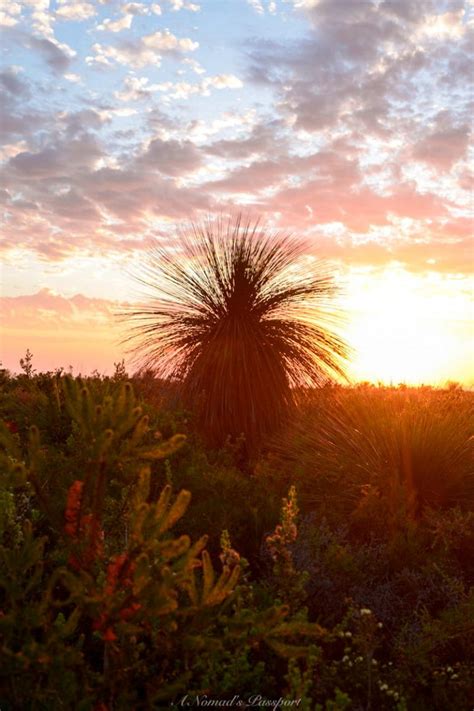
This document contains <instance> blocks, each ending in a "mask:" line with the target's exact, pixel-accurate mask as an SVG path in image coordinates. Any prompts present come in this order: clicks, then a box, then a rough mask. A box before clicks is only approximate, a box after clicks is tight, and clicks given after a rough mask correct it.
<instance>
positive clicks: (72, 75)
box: [64, 72, 82, 84]
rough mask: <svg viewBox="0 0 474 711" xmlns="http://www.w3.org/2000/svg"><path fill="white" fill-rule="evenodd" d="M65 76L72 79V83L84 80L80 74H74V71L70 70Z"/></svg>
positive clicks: (69, 79)
mask: <svg viewBox="0 0 474 711" xmlns="http://www.w3.org/2000/svg"><path fill="white" fill-rule="evenodd" d="M64 78H65V79H67V80H68V81H70V82H71V83H72V84H80V83H81V82H82V79H81V77H80V76H79V74H73V73H72V72H70V73H69V74H65V75H64Z"/></svg>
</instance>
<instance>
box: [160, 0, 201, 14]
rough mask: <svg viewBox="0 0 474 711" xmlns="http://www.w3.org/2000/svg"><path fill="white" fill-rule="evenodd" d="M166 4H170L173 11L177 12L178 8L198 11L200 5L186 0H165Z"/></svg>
mask: <svg viewBox="0 0 474 711" xmlns="http://www.w3.org/2000/svg"><path fill="white" fill-rule="evenodd" d="M167 2H168V4H169V5H171V9H172V10H173V12H179V11H180V10H190V11H191V12H199V11H200V9H201V6H200V5H198V4H197V3H194V2H188V0H167Z"/></svg>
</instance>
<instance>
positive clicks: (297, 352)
mask: <svg viewBox="0 0 474 711" xmlns="http://www.w3.org/2000/svg"><path fill="white" fill-rule="evenodd" d="M175 247H177V249H174V250H173V251H171V250H170V249H166V248H161V247H158V246H157V247H155V248H154V249H153V250H152V251H151V252H150V254H149V255H148V257H147V261H146V263H145V264H144V265H143V268H142V272H141V274H140V281H141V282H142V284H143V285H145V287H146V288H147V291H148V294H149V301H148V302H147V303H146V305H145V306H143V308H140V309H137V310H135V311H134V312H133V313H132V319H133V321H134V324H133V326H132V329H133V330H132V334H131V338H132V340H134V341H135V346H136V354H137V355H138V358H139V362H140V363H141V365H142V366H143V367H148V368H149V367H152V368H154V369H155V370H156V372H157V374H159V375H160V376H161V377H171V378H173V379H176V380H177V381H179V383H180V384H181V386H182V392H183V394H184V396H185V398H186V400H187V402H188V403H190V404H191V405H192V407H193V408H194V411H195V412H197V416H198V422H199V425H200V427H201V429H202V431H203V433H204V434H205V435H206V437H207V438H208V440H209V441H210V442H211V443H214V444H220V443H222V442H223V441H224V440H225V439H226V437H227V436H229V435H230V436H232V437H238V436H240V435H241V434H243V435H244V436H245V440H246V443H247V446H248V447H249V448H250V449H253V448H255V447H256V446H258V444H259V443H260V442H261V441H262V438H263V437H264V436H265V435H267V434H269V433H271V432H273V431H275V429H276V428H278V426H279V425H280V424H281V423H282V421H283V419H284V418H285V416H286V415H287V414H288V412H289V409H290V408H291V407H292V405H293V404H294V403H295V397H296V394H297V390H298V389H299V388H302V387H311V386H316V385H319V384H320V383H322V382H325V381H327V379H329V378H332V377H334V376H336V375H341V374H343V360H344V357H345V355H346V347H345V345H344V343H343V341H342V340H341V338H340V337H339V336H338V335H337V334H336V333H335V331H334V330H333V326H334V319H335V317H336V315H337V314H336V309H335V308H334V300H333V297H334V294H335V285H334V281H333V278H332V277H331V275H330V274H329V273H328V272H327V270H325V269H324V268H322V267H318V268H317V269H316V271H315V272H314V273H311V274H308V273H306V274H302V273H301V269H297V268H296V266H295V262H296V260H297V258H298V257H299V256H300V254H301V249H302V247H301V244H300V243H298V242H296V241H294V240H293V239H291V238H289V237H287V236H280V235H274V234H270V232H269V231H267V230H265V229H261V228H260V227H259V225H258V223H251V222H248V221H247V222H244V221H243V220H242V219H241V218H240V217H239V218H237V219H236V220H234V221H229V222H224V221H223V220H218V221H215V222H211V221H207V222H206V223H204V224H201V225H193V226H192V227H191V228H190V230H189V232H188V233H187V234H185V235H184V234H183V235H181V236H180V239H179V240H178V241H177V243H176V245H175Z"/></svg>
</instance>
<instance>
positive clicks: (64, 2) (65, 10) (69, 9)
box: [56, 0, 96, 22]
mask: <svg viewBox="0 0 474 711" xmlns="http://www.w3.org/2000/svg"><path fill="white" fill-rule="evenodd" d="M95 14H96V9H95V7H94V5H92V4H91V3H90V2H77V0H58V9H57V10H56V16H57V17H59V18H61V19H63V20H76V21H79V22H80V21H82V20H88V19H90V18H91V17H94V16H95Z"/></svg>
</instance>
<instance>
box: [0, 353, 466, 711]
mask: <svg viewBox="0 0 474 711" xmlns="http://www.w3.org/2000/svg"><path fill="white" fill-rule="evenodd" d="M30 355H31V354H30ZM22 367H23V373H22V374H21V375H18V376H15V377H13V376H11V375H9V374H8V373H7V372H6V371H1V372H0V385H1V398H0V419H1V420H2V424H1V425H0V475H1V477H2V486H1V491H0V656H1V660H0V706H1V708H2V710H3V711H5V710H6V709H22V710H26V709H32V710H33V709H48V710H49V709H50V710H51V711H54V710H55V709H82V710H84V711H86V710H90V711H106V710H109V711H112V710H122V709H123V710H125V709H127V711H128V710H129V709H134V710H135V709H137V710H139V709H167V708H171V707H172V705H173V704H179V703H180V700H182V699H183V697H184V696H185V695H186V694H187V695H188V699H191V700H193V699H195V698H196V697H197V696H200V698H201V699H202V698H204V697H205V698H207V699H222V700H225V699H232V698H233V697H234V696H235V695H238V696H239V698H240V699H244V700H245V699H248V698H249V697H252V696H254V697H255V696H256V695H260V696H261V697H262V699H279V698H280V697H281V698H282V699H288V700H291V699H300V700H301V701H300V703H299V705H298V708H299V709H304V710H306V711H309V710H311V711H312V710H316V709H318V710H321V711H322V710H327V711H329V710H331V711H335V710H337V709H340V710H342V709H354V710H359V709H372V710H373V711H375V710H377V711H384V710H385V709H387V710H388V709H397V710H398V711H402V710H403V709H408V710H410V711H411V710H412V709H413V710H415V711H425V710H426V711H433V710H439V711H445V710H446V709H448V708H449V709H456V711H463V710H464V709H465V710H466V711H467V709H470V708H472V706H473V704H474V698H473V695H472V688H473V686H472V678H473V674H474V594H473V588H472V585H473V582H474V513H473V510H472V504H473V482H474V479H473V476H474V475H473V471H472V441H473V440H472V432H471V430H470V429H469V427H470V425H469V423H470V422H471V421H472V408H473V403H474V396H473V394H472V393H470V392H465V391H463V390H462V389H460V388H456V387H451V388H450V389H447V390H435V389H430V388H418V389H410V388H382V387H380V388H374V387H371V386H360V387H354V388H349V387H347V388H346V387H339V386H329V385H328V386H326V387H322V388H320V389H319V390H310V391H309V392H308V393H306V399H305V401H304V402H303V401H301V402H300V405H299V407H298V410H297V411H296V412H295V416H294V417H293V420H292V425H291V427H287V428H286V429H285V430H284V431H281V432H280V434H279V435H278V438H277V439H275V441H267V444H266V446H265V448H263V449H261V451H260V453H259V455H258V456H254V457H253V459H250V460H249V459H248V457H242V449H243V448H244V444H243V443H242V441H241V440H239V438H234V439H233V440H229V441H228V442H227V443H225V444H224V445H223V446H221V447H219V448H211V447H210V446H209V445H207V444H204V443H203V441H202V440H201V439H200V435H199V434H198V430H199V428H196V422H195V419H194V417H195V416H194V414H193V411H192V410H189V411H188V410H184V409H182V408H181V406H179V405H177V404H176V398H174V397H172V395H173V393H171V392H170V389H169V388H167V387H165V386H164V385H163V384H162V383H161V382H160V381H159V380H158V379H154V378H153V377H152V376H151V375H150V374H147V373H142V375H140V376H136V377H133V378H129V377H128V376H127V374H126V373H125V370H124V368H123V366H121V365H119V366H118V367H117V368H116V373H115V375H114V376H113V377H111V378H108V377H100V376H99V375H96V376H92V377H89V378H86V379H80V378H73V377H72V376H70V375H64V374H63V373H61V372H58V373H46V374H36V373H35V371H34V368H33V365H32V360H31V357H30V358H29V359H28V362H26V361H24V363H23V366H22ZM244 449H245V448H244Z"/></svg>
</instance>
